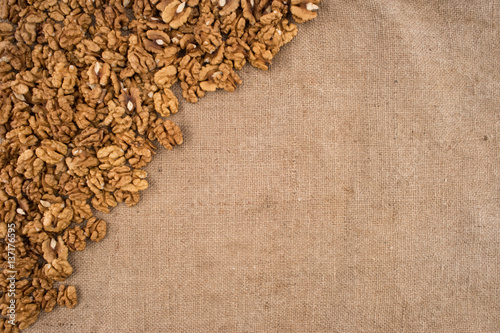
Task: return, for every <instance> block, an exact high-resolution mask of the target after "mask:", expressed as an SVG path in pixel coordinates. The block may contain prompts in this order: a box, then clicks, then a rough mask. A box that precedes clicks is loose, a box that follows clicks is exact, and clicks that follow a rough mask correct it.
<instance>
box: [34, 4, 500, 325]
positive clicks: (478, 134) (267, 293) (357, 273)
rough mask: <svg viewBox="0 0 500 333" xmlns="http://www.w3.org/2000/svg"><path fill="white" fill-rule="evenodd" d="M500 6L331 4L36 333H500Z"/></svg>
mask: <svg viewBox="0 0 500 333" xmlns="http://www.w3.org/2000/svg"><path fill="white" fill-rule="evenodd" d="M499 24H500V3H499V2H498V1H496V0H477V1H459V0H448V1H438V0H416V1H406V0H359V1H353V0H342V1H341V0H339V1H333V0H324V1H323V2H322V3H321V9H320V11H319V17H318V19H317V20H314V21H312V22H309V23H307V24H305V25H301V26H300V27H299V28H300V29H299V35H298V36H297V37H296V39H294V40H293V41H292V42H291V43H290V44H289V45H287V46H286V47H285V48H284V49H283V50H282V51H281V53H280V54H279V55H278V56H277V57H276V58H275V61H274V63H273V65H272V67H271V69H270V71H268V72H262V71H259V70H255V69H253V68H249V67H245V69H244V70H243V71H242V72H241V76H242V79H243V80H244V83H243V85H242V86H241V87H239V88H238V90H237V91H236V92H235V93H224V92H217V93H211V94H208V96H207V97H205V98H203V99H201V100H200V102H199V103H198V104H194V105H193V104H188V103H186V102H184V103H182V106H181V111H180V113H179V114H178V115H175V116H174V117H173V118H172V120H174V121H176V123H178V124H179V125H180V126H181V128H182V129H183V131H184V133H185V144H183V145H182V146H181V147H179V148H176V149H174V150H173V151H171V152H166V151H165V150H161V151H159V152H158V154H157V155H156V157H155V159H154V161H153V163H151V165H150V166H149V167H148V168H147V171H148V173H149V176H148V180H149V182H150V188H149V189H148V190H147V191H145V192H144V195H143V198H142V200H141V202H140V203H139V204H138V205H137V206H135V207H133V208H127V207H125V206H119V207H117V208H115V209H114V210H113V211H112V213H111V214H109V215H107V216H104V218H106V219H107V221H108V223H109V234H108V236H107V238H106V239H105V240H104V241H102V242H101V243H98V244H91V245H90V244H89V248H88V249H87V250H86V251H84V252H83V253H77V254H75V255H73V256H72V264H73V266H74V267H75V273H74V274H73V276H72V277H71V278H70V279H69V281H68V282H69V283H71V284H75V285H76V286H77V287H78V291H79V295H80V304H79V305H78V307H77V308H75V309H74V310H68V309H60V308H58V309H57V310H55V311H54V312H53V313H50V314H44V315H42V316H41V318H40V320H39V321H38V322H37V323H36V324H35V325H34V326H33V327H32V328H31V329H28V330H26V332H30V333H35V332H49V333H59V332H61V333H62V332H64V333H73V332H74V333H87V332H88V333H90V332H92V333H94V332H95V333H101V332H102V333H104V332H117V333H126V332H148V333H149V332H152V333H156V332H158V333H159V332H195V333H197V332H201V333H203V332H231V333H232V332H284V333H285V332H303V333H316V332H318V333H319V332H325V333H326V332H445V333H448V332H449V333H452V332H453V333H454V332H464V333H465V332H466V333H476V332H500V146H499V137H500V66H499V61H500V33H499V32H500V28H499Z"/></svg>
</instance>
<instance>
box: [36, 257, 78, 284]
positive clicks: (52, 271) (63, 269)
mask: <svg viewBox="0 0 500 333" xmlns="http://www.w3.org/2000/svg"><path fill="white" fill-rule="evenodd" d="M43 270H44V274H45V275H46V276H47V277H48V278H50V279H52V280H55V281H64V280H66V278H67V277H68V276H70V275H71V273H73V267H71V265H70V264H69V262H68V261H67V260H64V259H59V258H57V259H54V260H53V261H52V262H51V263H47V264H46V265H45V266H43Z"/></svg>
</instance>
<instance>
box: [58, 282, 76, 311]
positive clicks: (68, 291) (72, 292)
mask: <svg viewBox="0 0 500 333" xmlns="http://www.w3.org/2000/svg"><path fill="white" fill-rule="evenodd" d="M57 304H58V305H59V306H65V307H67V308H69V309H73V308H74V307H75V306H76V305H77V304H78V296H77V294H76V288H75V287H74V286H68V287H66V286H65V285H60V286H59V293H58V294H57Z"/></svg>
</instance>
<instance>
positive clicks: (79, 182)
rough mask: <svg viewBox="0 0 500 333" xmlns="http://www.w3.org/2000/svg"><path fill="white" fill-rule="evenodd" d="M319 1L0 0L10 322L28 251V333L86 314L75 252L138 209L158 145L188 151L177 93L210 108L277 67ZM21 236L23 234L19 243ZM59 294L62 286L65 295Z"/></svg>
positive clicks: (0, 325)
mask: <svg viewBox="0 0 500 333" xmlns="http://www.w3.org/2000/svg"><path fill="white" fill-rule="evenodd" d="M318 4H319V0H292V1H281V0H135V1H129V0H124V1H115V0H113V1H106V0H104V1H103V0H95V1H94V0H93V1H83V0H77V1H56V0H47V1H40V0H30V1H25V0H5V1H0V19H1V20H0V288H1V291H2V293H0V311H1V313H2V314H3V315H5V314H6V311H7V307H8V305H9V304H10V299H9V298H8V297H6V294H7V290H8V285H9V282H8V280H7V275H8V274H7V272H8V269H9V262H8V258H9V255H12V253H10V254H9V252H8V245H7V242H8V241H9V242H10V241H12V242H13V244H14V245H15V250H14V254H15V256H16V271H17V274H16V278H17V279H18V281H17V283H16V287H17V289H18V293H17V294H16V298H15V300H16V319H17V321H16V324H15V325H11V324H9V323H8V321H7V320H6V319H5V318H3V319H1V318H0V332H19V331H20V330H23V329H25V328H27V327H29V326H30V325H32V324H33V323H34V322H35V321H36V320H37V319H38V316H39V313H40V312H41V311H43V312H51V311H52V310H53V309H54V307H55V306H57V305H59V306H66V307H68V308H73V307H74V306H75V305H76V304H77V294H76V289H75V287H72V286H70V287H65V286H60V287H54V283H55V282H56V281H61V282H62V281H65V280H66V279H67V278H68V277H69V276H70V275H71V274H72V273H73V267H72V266H71V265H70V261H69V260H70V258H69V256H70V254H71V253H72V252H75V251H83V250H85V248H86V246H87V239H90V240H91V241H93V242H99V241H102V240H103V239H104V238H105V236H106V233H107V224H106V222H105V221H104V220H102V219H98V218H97V217H96V216H94V211H93V209H96V210H98V211H100V212H104V213H109V211H110V210H111V209H112V208H113V207H115V206H117V205H118V204H119V203H122V202H123V203H125V204H126V205H127V206H133V205H135V204H137V203H138V202H139V200H140V192H141V191H143V190H145V189H146V188H148V180H147V179H146V177H147V173H146V171H144V170H142V168H144V167H145V166H146V165H147V164H149V163H150V162H151V161H152V158H153V156H154V155H155V153H156V150H157V148H158V146H160V145H161V146H163V147H165V148H166V149H168V150H170V149H173V147H175V146H177V145H180V144H182V143H183V136H182V132H181V129H180V127H179V126H177V125H176V124H175V123H174V122H172V121H171V120H170V119H169V120H166V119H165V118H166V117H169V116H171V115H173V114H175V113H177V112H178V110H179V100H178V98H177V96H176V95H175V94H174V93H173V91H175V89H172V90H171V87H172V86H173V85H174V84H176V83H177V82H179V86H180V88H181V90H182V96H183V97H184V99H186V100H187V101H189V102H192V103H196V102H198V100H199V98H201V97H203V96H205V94H206V93H207V92H212V91H215V90H219V89H221V90H225V91H229V92H232V91H234V90H235V89H236V88H237V86H238V85H239V84H241V83H242V80H241V79H240V77H239V76H238V74H237V73H236V71H237V70H240V69H241V68H242V67H243V66H244V65H245V64H246V63H250V64H251V65H252V66H255V67H257V68H260V69H263V70H267V69H268V68H269V65H270V63H271V61H272V59H273V58H274V57H275V56H276V54H277V53H278V52H279V50H280V49H281V48H282V47H283V46H284V45H285V44H287V43H288V42H290V41H291V40H292V39H293V38H294V37H295V35H296V34H297V26H296V25H295V24H294V23H292V22H289V21H288V19H287V17H288V18H290V17H291V18H292V19H293V20H294V22H295V23H302V22H306V21H309V20H311V19H313V18H315V17H316V16H317V13H316V11H317V9H318ZM12 230H15V234H16V235H15V237H9V235H11V234H12ZM56 288H59V289H56Z"/></svg>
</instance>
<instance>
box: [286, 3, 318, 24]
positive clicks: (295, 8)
mask: <svg viewBox="0 0 500 333" xmlns="http://www.w3.org/2000/svg"><path fill="white" fill-rule="evenodd" d="M291 2H292V6H291V8H290V11H291V12H292V15H293V19H294V20H295V21H296V22H297V23H304V22H307V21H310V20H312V19H314V18H316V16H318V13H316V11H317V10H318V9H319V7H318V3H319V0H291Z"/></svg>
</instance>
